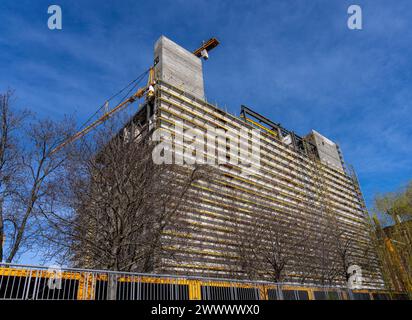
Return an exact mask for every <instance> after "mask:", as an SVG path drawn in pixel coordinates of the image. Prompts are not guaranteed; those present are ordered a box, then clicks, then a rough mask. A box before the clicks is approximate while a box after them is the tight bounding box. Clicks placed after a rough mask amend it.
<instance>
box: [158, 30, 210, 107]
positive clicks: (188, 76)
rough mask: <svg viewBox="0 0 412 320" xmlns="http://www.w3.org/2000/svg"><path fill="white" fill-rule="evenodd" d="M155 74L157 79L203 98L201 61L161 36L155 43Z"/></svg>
mask: <svg viewBox="0 0 412 320" xmlns="http://www.w3.org/2000/svg"><path fill="white" fill-rule="evenodd" d="M154 52H155V58H154V59H155V60H154V61H155V74H156V78H157V80H160V81H164V82H167V83H170V84H171V85H173V86H175V87H177V88H179V89H181V90H183V91H184V92H187V93H190V94H192V95H193V96H195V97H197V98H200V99H204V98H205V90H204V85H203V71H202V61H201V59H199V58H198V57H196V56H195V55H194V54H193V53H192V52H189V51H187V50H186V49H184V48H182V47H181V46H179V45H177V44H176V43H174V42H173V41H172V40H170V39H168V38H166V37H165V36H161V37H160V38H159V40H157V41H156V44H155V49H154Z"/></svg>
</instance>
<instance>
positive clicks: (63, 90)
mask: <svg viewBox="0 0 412 320" xmlns="http://www.w3.org/2000/svg"><path fill="white" fill-rule="evenodd" d="M51 4H58V5H60V6H61V8H62V11H63V30H60V31H50V30H49V29H48V28H47V19H48V15H47V8H48V6H49V5H51ZM350 4H358V5H360V6H361V7H362V9H363V30H361V31H352V30H349V29H348V28H347V25H346V21H347V17H348V15H347V8H348V6H349V5H350ZM411 17H412V2H411V1H409V0H397V1H391V2H389V1H383V0H371V1H366V0H352V1H345V0H311V1H307V0H284V1H283V0H278V1H256V0H254V1H252V0H251V1H239V0H232V1H214V0H207V1H192V0H191V1H182V0H173V1H161V0H158V1H156V2H154V1H127V0H121V1H73V0H71V1H55V2H50V1H42V0H37V1H33V0H30V1H24V0H19V1H14V0H1V2H0V91H4V90H5V89H7V88H13V89H15V90H16V96H17V98H18V100H17V102H16V103H17V106H18V107H21V108H28V109H31V110H33V111H35V112H37V113H38V114H39V115H40V116H49V117H52V118H56V119H60V118H62V117H63V115H64V114H72V113H73V112H75V113H76V115H77V117H78V119H79V123H81V122H82V121H84V120H86V119H87V118H88V116H89V115H90V114H92V113H93V112H94V111H95V110H96V109H97V107H98V106H100V105H101V104H102V103H103V102H104V100H105V99H106V98H107V97H108V96H110V95H111V94H112V93H114V92H117V90H118V89H120V88H122V87H123V86H124V85H125V84H126V83H128V82H129V81H130V80H132V79H134V78H136V76H137V75H139V74H140V73H141V72H143V71H144V70H146V69H147V68H148V67H149V66H150V64H151V63H152V59H153V44H154V42H155V41H156V39H157V38H158V37H159V36H160V35H162V34H164V35H166V36H167V37H169V38H171V39H172V40H174V41H175V42H177V43H179V44H181V45H182V46H184V47H186V48H188V49H190V50H192V49H195V48H197V47H198V46H199V44H200V43H201V41H202V40H207V39H209V38H210V37H211V36H216V37H217V38H218V39H219V40H220V41H221V45H220V46H219V47H218V48H217V49H215V50H214V51H213V52H211V57H210V60H209V61H207V62H206V63H205V64H204V73H205V87H206V95H207V98H208V100H209V101H210V102H213V103H214V102H216V103H217V104H218V105H219V106H221V107H223V108H226V109H227V110H229V111H230V112H232V113H236V114H238V112H239V106H240V105H241V104H245V105H248V106H250V107H252V108H253V109H255V110H256V111H258V112H260V113H261V114H263V115H265V116H267V117H269V118H271V119H272V120H274V121H275V122H280V123H282V124H283V126H285V127H286V128H288V129H290V130H294V131H296V132H297V133H298V134H301V135H304V134H306V133H308V132H309V131H310V130H311V129H312V128H313V129H316V130H317V131H319V132H321V133H322V134H324V135H326V136H327V137H329V138H331V139H332V140H334V141H336V142H338V143H339V144H340V146H341V148H342V150H343V154H344V157H345V160H346V161H347V162H348V163H350V164H353V165H354V166H355V169H356V170H357V173H358V176H359V179H360V182H361V187H362V189H363V191H364V194H365V198H366V201H367V204H368V205H369V206H370V205H371V200H372V198H373V195H374V194H375V193H376V192H385V191H389V190H393V189H395V188H397V187H398V186H400V185H402V184H405V183H406V182H407V181H408V180H409V179H411V178H412V139H411V137H412V125H411V113H412V90H411V89H412V88H411V86H412V59H410V57H411V56H412V49H411V48H412V19H411Z"/></svg>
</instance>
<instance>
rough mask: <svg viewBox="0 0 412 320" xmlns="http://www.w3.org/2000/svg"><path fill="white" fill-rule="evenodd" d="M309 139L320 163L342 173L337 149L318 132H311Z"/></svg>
mask: <svg viewBox="0 0 412 320" xmlns="http://www.w3.org/2000/svg"><path fill="white" fill-rule="evenodd" d="M309 138H310V140H311V142H312V143H313V144H315V145H316V147H317V149H318V153H319V158H320V160H321V161H322V163H324V164H327V165H329V166H331V167H334V168H335V169H338V170H342V171H343V164H342V160H341V157H340V155H339V149H338V148H339V147H338V146H337V144H336V143H334V142H333V141H331V140H329V139H328V138H326V137H325V136H323V135H321V134H320V133H319V132H317V131H315V130H312V132H311V133H310V134H309Z"/></svg>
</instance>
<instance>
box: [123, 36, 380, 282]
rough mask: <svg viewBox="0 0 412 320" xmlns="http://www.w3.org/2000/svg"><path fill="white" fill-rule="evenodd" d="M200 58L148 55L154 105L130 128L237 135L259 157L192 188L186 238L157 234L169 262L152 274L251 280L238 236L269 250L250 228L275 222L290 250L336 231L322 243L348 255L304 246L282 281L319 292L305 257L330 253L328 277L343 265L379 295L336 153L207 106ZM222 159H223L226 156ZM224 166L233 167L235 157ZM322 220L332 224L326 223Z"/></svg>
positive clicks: (315, 269) (351, 187) (315, 139)
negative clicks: (340, 245)
mask: <svg viewBox="0 0 412 320" xmlns="http://www.w3.org/2000/svg"><path fill="white" fill-rule="evenodd" d="M207 54H208V53H207V50H203V52H200V53H199V54H193V53H192V52H189V51H187V50H186V49H184V48H182V47H180V46H179V45H177V44H176V43H174V42H172V41H171V40H169V39H167V38H166V37H164V36H162V37H161V38H160V39H159V40H158V41H157V42H156V44H155V48H154V65H155V67H154V75H155V79H156V84H155V85H154V100H153V101H152V102H151V103H146V104H144V105H143V106H142V107H141V109H140V111H139V112H138V113H137V114H136V115H135V116H134V120H133V121H134V122H136V123H138V124H139V126H136V127H139V128H142V127H149V128H151V129H160V130H163V131H165V132H170V133H171V134H173V130H174V126H175V125H176V123H179V124H180V125H181V126H182V127H183V130H187V129H193V128H195V129H196V130H199V131H201V132H205V133H206V132H207V130H209V129H219V130H221V131H222V132H224V133H225V134H226V135H228V136H231V135H233V136H237V135H242V134H243V133H242V132H246V134H245V136H243V137H241V138H243V139H244V141H246V143H247V144H248V145H250V146H252V147H255V148H256V147H258V148H259V151H260V154H259V163H257V162H256V163H255V162H254V161H249V163H248V164H247V165H242V161H241V160H242V159H240V162H238V163H229V164H222V165H219V170H220V172H221V174H220V176H219V177H218V178H217V179H216V180H215V181H213V183H208V184H206V183H205V184H202V183H199V184H198V185H197V188H198V191H199V192H201V195H202V196H201V198H200V200H198V201H196V203H187V204H185V205H184V206H182V207H181V208H180V210H179V219H183V220H185V221H186V222H187V223H188V224H190V225H192V226H193V231H192V232H191V231H190V230H189V231H187V230H185V231H184V232H182V231H180V230H175V229H166V231H165V232H164V238H165V239H168V241H167V246H165V247H164V250H165V252H166V251H168V252H173V255H165V256H164V258H161V259H160V260H159V262H158V264H157V265H156V266H155V270H154V271H156V272H161V273H170V274H185V275H202V276H211V277H225V278H231V277H235V276H236V277H238V278H250V275H248V273H247V271H246V270H245V269H244V268H243V266H242V263H241V260H242V258H241V257H240V256H239V248H238V246H239V234H244V235H245V236H244V237H243V236H240V237H241V238H243V240H245V239H252V238H265V237H268V239H267V241H268V242H267V243H270V241H271V239H270V234H269V233H268V234H266V233H265V231H262V230H263V229H262V230H253V228H252V224H253V223H252V221H254V223H255V225H256V221H260V223H258V224H259V225H261V226H262V225H268V224H271V223H276V222H277V221H283V222H284V224H283V225H282V226H284V227H285V228H286V227H287V228H291V229H293V230H290V231H288V232H289V233H288V236H289V237H290V239H291V241H293V238H294V237H295V236H296V237H299V236H300V235H301V234H303V233H307V234H308V237H309V238H310V239H314V235H322V233H325V232H330V231H334V229H336V230H341V231H342V230H343V231H342V232H340V233H339V235H337V234H336V233H335V234H332V233H331V235H330V239H332V238H334V237H335V238H336V237H338V236H339V237H342V239H343V238H344V240H345V241H346V242H345V246H347V249H348V250H349V251H351V258H350V259H348V257H344V256H342V254H340V252H339V251H338V250H334V249H332V247H331V246H330V245H329V242H326V246H327V247H329V248H326V249H325V243H323V247H322V246H321V245H320V241H321V240H319V241H314V240H313V241H312V242H311V245H310V246H312V247H310V246H309V247H308V246H306V247H305V250H304V252H301V251H302V250H299V249H296V250H297V251H296V252H294V253H293V255H292V257H291V258H290V259H288V260H287V263H286V266H285V267H284V269H282V270H281V271H282V273H283V277H282V280H283V281H288V282H301V281H302V282H306V283H321V282H322V281H321V279H320V274H321V273H322V272H323V271H325V270H323V271H322V268H326V267H325V266H323V265H322V263H321V262H320V261H321V260H319V259H318V260H316V259H312V260H311V259H307V258H305V257H310V256H312V255H314V256H319V255H320V256H322V257H323V258H325V256H326V253H325V252H326V251H328V250H329V252H328V254H327V255H328V257H329V259H330V257H332V260H335V261H336V266H335V268H338V267H337V265H338V264H339V263H341V260H345V259H346V260H350V261H346V262H345V263H348V264H357V265H360V266H362V276H363V279H364V280H363V286H364V287H369V288H380V287H382V280H381V276H380V272H379V267H378V262H377V259H376V256H375V254H374V252H373V250H370V227H369V219H368V213H367V211H366V208H365V204H364V201H363V198H362V194H361V191H360V188H359V184H358V181H357V179H356V176H355V174H354V172H353V171H352V170H349V169H348V168H347V167H346V166H345V163H344V161H343V156H342V153H341V151H340V149H339V147H338V145H337V144H336V143H334V142H333V141H331V140H330V139H328V138H326V137H325V136H323V135H321V134H320V133H318V132H316V131H315V130H313V131H312V132H310V133H309V134H308V135H306V136H299V135H298V134H296V133H294V132H293V131H290V130H287V129H285V128H284V127H282V126H281V125H280V124H278V123H275V122H273V121H271V120H270V119H268V118H266V117H264V116H262V115H260V114H259V113H258V112H257V110H258V108H257V109H256V110H252V109H251V108H248V107H246V106H242V107H241V112H240V116H234V115H232V114H230V113H227V112H225V111H223V110H222V109H220V108H218V107H217V106H214V105H212V104H210V103H208V102H207V101H206V99H205V92H204V83H203V71H202V56H203V57H205V56H206V55H207ZM252 129H253V130H258V131H259V139H255V137H254V136H253V135H252V134H250V132H251V131H250V130H252ZM126 130H127V128H126ZM242 130H243V131H242ZM248 130H249V131H248ZM247 132H249V133H247ZM183 147H184V146H183ZM252 147H250V148H252ZM226 151H228V152H229V153H230V147H227V148H226ZM232 156H233V157H241V155H239V153H236V154H235V155H233V154H232ZM239 163H240V164H239ZM329 217H331V218H332V219H333V221H334V223H335V224H331V223H328V222H327V221H329V220H328V218H329ZM336 230H335V231H336ZM235 234H237V236H234V235H235ZM248 237H249V238H248ZM285 237H286V233H285ZM309 238H308V239H309ZM321 238H322V237H319V239H321ZM302 239H303V238H302ZM323 239H324V238H323ZM342 239H341V240H342ZM248 241H249V240H248ZM250 241H252V240H250ZM250 241H249V242H250ZM265 241H266V240H265ZM331 241H332V240H331ZM307 242H308V243H309V240H308V241H307ZM290 248H291V247H290ZM368 248H369V249H368ZM248 250H253V248H249V249H248ZM268 250H271V249H270V248H269V247H268ZM290 250H292V249H290ZM246 251H247V250H246ZM289 254H290V253H289ZM325 259H326V258H325ZM365 259H366V260H365ZM364 266H366V267H364ZM329 268H330V269H332V267H330V266H329ZM255 271H256V270H255ZM329 272H331V270H329ZM255 273H256V278H259V279H261V280H273V279H271V278H270V276H267V275H265V274H264V272H263V271H262V270H261V273H262V275H261V276H259V274H260V272H259V270H258V271H256V272H255ZM303 274H305V275H304V276H303ZM346 280H347V279H345V278H344V277H340V278H339V277H337V278H336V279H335V280H333V281H331V282H332V283H333V284H335V285H344V283H345V281H346Z"/></svg>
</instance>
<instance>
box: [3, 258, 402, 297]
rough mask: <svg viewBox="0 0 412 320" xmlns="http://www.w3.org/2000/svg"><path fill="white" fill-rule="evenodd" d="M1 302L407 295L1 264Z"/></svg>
mask: <svg viewBox="0 0 412 320" xmlns="http://www.w3.org/2000/svg"><path fill="white" fill-rule="evenodd" d="M0 300H408V295H407V294H404V293H399V292H388V291H375V290H348V289H345V288H336V287H318V286H302V285H295V284H288V283H271V282H264V281H261V282H253V281H241V280H232V279H214V278H199V277H185V276H174V275H159V274H141V273H130V272H116V271H105V270H89V269H74V268H60V267H42V266H29V265H16V264H4V263H1V264H0Z"/></svg>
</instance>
